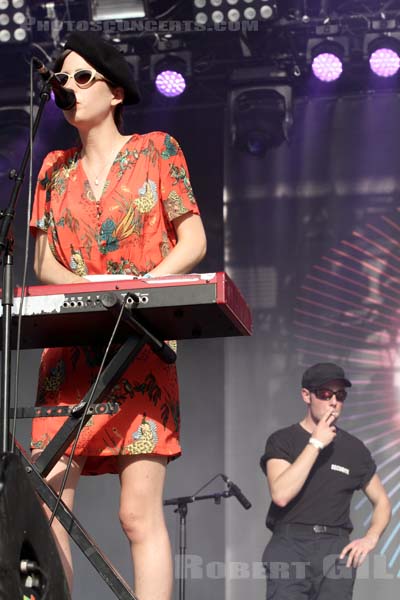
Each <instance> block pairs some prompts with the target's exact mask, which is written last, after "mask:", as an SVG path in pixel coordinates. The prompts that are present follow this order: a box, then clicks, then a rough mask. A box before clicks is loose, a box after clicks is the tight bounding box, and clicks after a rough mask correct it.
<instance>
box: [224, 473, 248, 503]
mask: <svg viewBox="0 0 400 600" xmlns="http://www.w3.org/2000/svg"><path fill="white" fill-rule="evenodd" d="M221 477H222V479H223V480H224V481H225V483H226V485H227V486H228V490H229V492H230V493H231V495H232V496H235V497H236V498H237V500H238V501H239V502H240V504H241V505H242V506H243V508H245V509H246V510H249V508H251V502H250V501H249V500H248V499H247V498H246V496H245V495H244V494H243V492H242V490H241V489H240V488H239V487H238V486H237V485H236V483H233V481H231V480H230V479H229V478H228V477H227V476H226V475H224V474H223V473H221Z"/></svg>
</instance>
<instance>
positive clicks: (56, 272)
mask: <svg viewBox="0 0 400 600" xmlns="http://www.w3.org/2000/svg"><path fill="white" fill-rule="evenodd" d="M33 268H34V271H35V273H36V277H37V278H38V279H39V281H40V282H41V283H44V284H55V285H57V284H62V283H79V282H82V281H85V279H84V278H83V277H79V275H75V273H72V272H71V271H69V270H68V269H66V268H65V267H63V265H61V264H60V263H59V262H58V260H57V259H56V258H55V257H54V255H53V253H52V251H51V249H50V246H49V241H48V239H47V232H46V231H38V232H37V234H36V244H35V258H34V263H33Z"/></svg>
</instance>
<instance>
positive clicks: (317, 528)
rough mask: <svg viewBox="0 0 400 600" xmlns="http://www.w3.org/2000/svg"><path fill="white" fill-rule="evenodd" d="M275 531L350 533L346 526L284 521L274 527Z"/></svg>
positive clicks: (311, 533) (294, 533)
mask: <svg viewBox="0 0 400 600" xmlns="http://www.w3.org/2000/svg"><path fill="white" fill-rule="evenodd" d="M274 533H283V534H286V535H296V534H298V535H307V534H308V535H315V534H330V535H349V533H350V531H349V530H348V529H345V528H344V527H331V526H330V525H302V524H300V523H282V524H281V525H276V526H275V527H274Z"/></svg>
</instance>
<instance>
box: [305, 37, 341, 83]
mask: <svg viewBox="0 0 400 600" xmlns="http://www.w3.org/2000/svg"><path fill="white" fill-rule="evenodd" d="M347 53H348V40H343V39H341V41H338V40H334V39H326V40H321V39H311V40H309V42H308V46H307V60H308V62H309V63H310V64H311V70H312V72H313V74H314V76H315V77H316V78H317V79H319V80H320V81H323V82H324V83H331V82H333V81H337V80H338V79H339V77H340V76H341V75H342V73H343V67H344V60H345V57H346V56H347Z"/></svg>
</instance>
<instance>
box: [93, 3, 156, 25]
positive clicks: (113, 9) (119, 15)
mask: <svg viewBox="0 0 400 600" xmlns="http://www.w3.org/2000/svg"><path fill="white" fill-rule="evenodd" d="M90 8H91V18H92V19H93V21H113V20H116V19H144V18H145V17H146V16H147V14H146V2H145V0H91V2H90Z"/></svg>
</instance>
